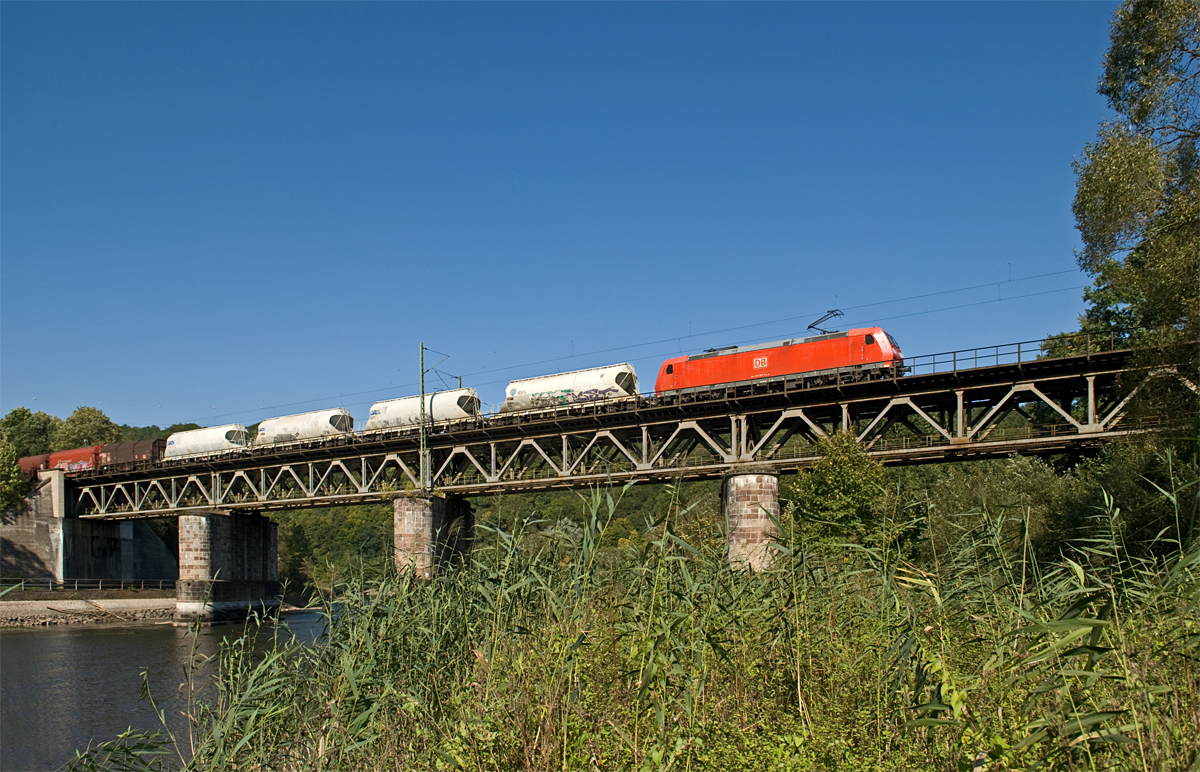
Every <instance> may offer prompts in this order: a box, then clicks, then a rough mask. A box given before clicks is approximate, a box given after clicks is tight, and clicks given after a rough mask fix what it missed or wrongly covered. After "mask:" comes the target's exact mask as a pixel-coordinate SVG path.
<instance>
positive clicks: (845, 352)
mask: <svg viewBox="0 0 1200 772" xmlns="http://www.w3.org/2000/svg"><path fill="white" fill-rule="evenodd" d="M903 364H904V357H903V355H901V353H900V347H899V346H897V345H896V342H895V341H894V340H892V339H891V337H889V336H888V334H887V333H886V332H884V331H883V330H881V329H880V328H878V327H866V328H863V329H860V330H850V331H849V332H835V333H830V334H828V335H817V336H814V337H811V338H797V339H795V340H781V341H776V342H774V343H760V344H758V345H755V346H729V347H728V348H721V349H712V350H709V351H705V352H704V353H703V354H695V355H693V356H690V357H676V358H674V359H668V360H667V361H666V362H663V364H662V367H661V368H660V369H659V371H658V379H657V380H656V381H655V382H654V390H655V391H656V392H658V393H659V394H662V393H664V392H671V391H682V390H687V389H703V388H707V387H709V386H716V385H725V384H734V383H743V382H746V381H758V380H762V379H776V378H785V377H787V376H791V375H798V374H801V373H803V374H804V375H805V376H806V377H807V376H811V377H820V376H832V375H834V374H835V373H836V372H837V371H838V370H839V369H843V368H851V369H850V373H849V374H851V375H853V376H855V380H858V379H860V378H864V377H869V378H881V377H890V376H891V375H892V373H893V372H897V368H900V367H902V366H903ZM843 373H845V370H844V369H843Z"/></svg>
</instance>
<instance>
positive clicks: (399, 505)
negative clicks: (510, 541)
mask: <svg viewBox="0 0 1200 772" xmlns="http://www.w3.org/2000/svg"><path fill="white" fill-rule="evenodd" d="M393 507H394V518H395V519H394V523H395V529H396V530H395V549H396V553H395V554H396V568H397V569H399V570H400V571H412V572H413V573H415V574H416V575H417V576H419V577H421V578H423V579H432V578H433V577H434V575H435V574H436V573H437V570H438V567H439V566H444V565H452V564H454V563H457V562H460V561H461V560H462V559H463V558H464V557H465V555H466V553H467V552H468V551H469V550H470V548H471V543H472V541H473V540H474V536H475V517H474V513H473V512H472V510H471V505H470V503H469V502H468V501H467V500H466V499H464V498H461V497H459V496H447V497H445V498H443V497H441V496H430V495H427V494H416V493H413V494H405V495H403V496H399V497H397V498H396V500H395V502H394V504H393Z"/></svg>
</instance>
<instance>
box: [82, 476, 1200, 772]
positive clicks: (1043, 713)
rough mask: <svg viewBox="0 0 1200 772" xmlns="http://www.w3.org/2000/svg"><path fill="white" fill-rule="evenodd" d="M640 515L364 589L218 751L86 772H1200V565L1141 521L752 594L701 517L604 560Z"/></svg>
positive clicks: (241, 646)
mask: <svg viewBox="0 0 1200 772" xmlns="http://www.w3.org/2000/svg"><path fill="white" fill-rule="evenodd" d="M1174 479H1175V482H1174V483H1172V484H1171V486H1170V487H1160V490H1159V495H1161V496H1163V497H1165V498H1166V499H1167V500H1168V501H1170V502H1172V505H1173V506H1175V507H1176V508H1177V511H1178V514H1179V520H1180V523H1181V527H1180V529H1179V530H1177V531H1176V533H1184V532H1186V528H1185V527H1183V526H1182V523H1183V522H1184V521H1188V520H1189V519H1190V518H1193V517H1194V511H1193V509H1192V508H1193V507H1194V502H1195V496H1196V489H1195V481H1194V476H1193V478H1191V481H1190V482H1186V481H1184V480H1185V479H1186V478H1184V477H1177V478H1174ZM620 497H621V491H602V490H601V491H592V492H591V493H590V495H589V496H588V497H587V502H586V503H587V506H586V511H587V522H586V523H585V524H584V526H583V527H582V528H581V529H578V531H577V532H576V531H572V530H571V529H541V530H540V532H539V535H538V537H537V538H536V539H535V538H532V536H531V531H532V529H533V526H534V525H536V524H535V523H530V522H525V523H519V524H518V525H517V526H516V527H514V528H511V529H509V530H503V529H500V528H498V527H493V528H490V529H487V531H486V533H485V534H483V535H482V538H480V539H479V540H478V541H479V543H480V546H478V547H477V548H476V550H475V552H474V553H473V556H472V558H471V561H470V562H469V564H468V565H466V566H463V567H461V568H459V569H456V570H452V571H447V572H444V573H442V574H440V575H438V576H437V577H436V578H435V579H433V580H431V581H422V580H419V579H414V578H413V577H411V576H409V575H405V574H397V573H394V572H385V573H384V574H383V575H382V576H381V577H380V576H375V577H370V578H368V577H359V578H353V579H351V580H349V581H347V582H346V583H345V584H344V585H343V586H341V587H339V588H338V589H339V591H338V594H337V595H336V597H334V598H332V599H330V598H327V599H325V600H323V601H322V603H323V606H322V609H323V613H324V614H325V615H326V616H327V618H328V624H329V630H328V634H327V635H326V636H325V637H324V638H322V639H321V640H320V641H319V642H318V643H316V644H303V643H300V642H298V641H296V640H294V639H291V638H289V637H287V636H286V635H285V634H283V632H282V628H281V629H280V634H279V636H278V637H277V638H276V640H275V643H274V644H273V645H272V646H270V647H268V648H267V649H266V650H265V651H264V650H262V649H256V648H255V647H254V645H253V641H254V640H255V637H256V635H257V631H256V630H254V629H250V630H248V631H247V634H246V635H245V636H243V637H242V638H240V639H237V640H233V641H231V642H229V643H227V644H226V645H225V646H224V647H223V648H222V650H221V652H220V654H219V655H218V656H217V658H216V659H215V660H214V661H213V662H211V663H209V665H208V666H207V668H206V669H202V670H201V671H200V672H202V673H204V672H207V673H210V674H211V675H209V676H207V677H211V678H213V679H214V682H213V687H215V688H214V689H213V695H212V697H211V698H210V699H208V700H207V701H202V702H200V703H198V705H197V708H196V710H195V713H194V715H193V717H192V718H193V731H194V745H190V744H189V742H188V741H186V740H184V741H179V742H177V738H169V737H166V736H165V735H162V734H159V735H150V734H147V733H136V732H131V733H128V734H127V735H125V736H123V737H122V738H118V739H117V740H114V741H111V742H110V743H106V744H104V745H103V746H101V747H100V748H98V749H94V750H93V751H89V752H88V753H87V754H82V755H80V757H79V758H78V759H76V760H75V761H74V762H72V764H70V765H68V768H70V769H80V770H82V769H147V770H149V769H165V768H169V767H180V766H183V767H186V768H188V769H204V770H209V769H238V770H384V769H395V770H426V769H428V770H458V769H462V770H552V769H561V770H615V769H622V770H625V769H628V770H715V769H720V770H740V769H744V770H755V771H757V770H832V769H862V770H873V769H878V770H908V769H923V770H925V769H930V770H985V769H986V770H1004V769H1049V770H1059V769H1071V770H1074V769H1105V770H1107V769H1112V770H1117V769H1120V770H1129V769H1137V770H1144V771H1145V772H1150V771H1151V770H1188V769H1191V770H1195V769H1200V760H1198V759H1200V755H1198V754H1200V696H1198V695H1200V688H1198V687H1200V684H1198V682H1197V679H1198V673H1200V668H1198V665H1200V605H1198V591H1200V548H1198V547H1197V546H1196V545H1195V544H1194V543H1193V544H1190V545H1189V544H1185V543H1181V542H1178V540H1177V543H1175V544H1174V546H1173V547H1172V549H1170V550H1167V551H1166V552H1167V554H1165V555H1162V554H1160V555H1157V556H1155V557H1137V556H1133V555H1131V554H1130V551H1129V550H1128V549H1126V546H1125V544H1124V543H1123V541H1122V539H1123V536H1122V530H1121V528H1120V527H1119V524H1118V521H1119V516H1120V510H1119V504H1118V502H1114V501H1112V500H1109V501H1108V502H1107V506H1106V507H1105V508H1103V509H1102V510H1097V511H1096V512H1095V514H1094V518H1095V520H1094V522H1093V524H1092V525H1093V528H1092V529H1091V530H1090V531H1089V533H1090V534H1091V536H1090V537H1089V538H1088V539H1087V540H1086V541H1084V542H1080V543H1077V544H1075V545H1074V549H1073V551H1072V552H1071V556H1070V557H1059V558H1057V559H1055V560H1046V559H1044V558H1039V557H1038V554H1037V552H1036V551H1035V550H1032V549H1030V544H1029V541H1030V540H1029V534H1028V531H1029V526H1028V513H1027V512H1021V511H1015V510H1011V509H1009V510H1003V511H998V512H997V511H989V510H987V509H986V508H985V509H981V510H977V511H973V512H970V513H964V516H963V518H962V522H963V526H962V528H961V532H960V535H959V537H958V538H957V541H956V542H954V543H953V544H952V545H950V546H948V547H947V546H942V547H939V548H935V549H933V551H932V555H933V559H932V560H925V559H922V560H920V561H918V560H916V559H914V558H913V557H912V556H911V552H912V551H911V550H907V551H906V550H903V549H899V548H897V547H895V546H890V545H889V543H888V542H887V540H886V539H885V540H883V541H881V543H880V545H879V546H869V547H868V546H862V545H858V544H838V543H828V542H820V541H814V542H811V543H810V542H807V541H806V540H805V539H804V538H803V537H802V536H801V535H800V534H802V533H803V529H799V530H797V529H795V528H793V523H794V520H791V519H789V517H788V516H787V515H786V514H785V516H784V518H783V519H782V522H781V530H782V533H783V536H782V538H781V540H780V542H779V544H778V545H777V554H776V558H775V560H774V563H773V566H772V567H771V568H770V570H768V571H766V572H764V573H761V574H749V573H743V572H739V571H737V570H734V569H732V568H730V567H729V566H728V565H727V562H726V559H725V551H724V546H723V543H722V542H721V541H719V540H706V539H692V541H691V542H689V541H688V540H685V539H684V538H682V537H680V536H679V535H678V533H677V532H676V530H675V523H676V522H679V521H680V518H682V517H683V516H685V515H686V514H687V513H686V508H684V507H681V506H680V504H679V502H678V500H672V502H671V504H670V505H669V506H668V507H667V509H666V511H664V512H662V513H659V519H658V520H657V522H656V523H655V524H654V527H653V528H652V529H651V530H650V531H649V532H648V535H647V538H646V539H644V540H642V541H640V542H638V541H636V540H632V539H625V540H623V541H621V542H620V544H621V547H619V548H614V547H607V546H602V545H606V544H611V543H613V540H612V539H606V538H605V535H606V529H607V528H609V527H610V524H612V523H614V522H617V521H619V520H620V519H621V518H620V515H619V513H620V511H621V503H620ZM926 516H927V514H926V513H924V512H922V511H921V510H920V508H915V509H914V508H899V509H898V510H897V511H896V512H895V514H894V519H895V520H896V522H895V523H891V524H888V525H887V526H886V527H885V529H884V531H885V532H906V533H913V532H920V531H921V529H922V527H923V526H922V522H923V518H925V517H926ZM925 530H926V531H927V530H928V529H927V528H926V529H925ZM547 534H551V535H550V536H547ZM1164 538H1166V537H1164ZM260 624H271V623H270V622H269V621H265V622H261V623H260ZM177 748H188V749H189V750H186V751H179V750H177Z"/></svg>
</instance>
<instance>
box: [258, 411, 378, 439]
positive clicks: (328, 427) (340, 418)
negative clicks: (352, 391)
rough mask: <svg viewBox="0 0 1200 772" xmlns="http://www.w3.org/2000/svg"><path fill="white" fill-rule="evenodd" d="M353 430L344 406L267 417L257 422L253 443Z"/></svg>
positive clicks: (352, 423) (313, 437) (314, 436)
mask: <svg viewBox="0 0 1200 772" xmlns="http://www.w3.org/2000/svg"><path fill="white" fill-rule="evenodd" d="M352 431H354V417H353V416H351V415H350V413H349V411H347V410H346V409H345V408H341V407H338V408H332V409H329V410H316V411H313V412H311V413H297V414H296V415H285V416H280V417H278V418H268V419H267V420H265V421H263V422H261V423H259V425H258V436H257V437H255V438H254V444H255V445H273V444H275V443H277V442H294V441H296V440H314V439H317V438H318V437H328V436H329V435H333V434H346V433H347V432H352Z"/></svg>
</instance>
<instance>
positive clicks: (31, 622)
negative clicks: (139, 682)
mask: <svg viewBox="0 0 1200 772" xmlns="http://www.w3.org/2000/svg"><path fill="white" fill-rule="evenodd" d="M47 594H49V593H47ZM58 595H59V597H55V598H52V599H36V600H7V599H5V600H3V601H0V627H44V626H50V625H90V624H103V623H115V622H160V621H168V622H169V621H170V620H171V617H172V615H174V613H175V598H174V596H169V597H158V598H111V597H109V598H95V599H94V598H79V597H63V596H64V595H66V593H62V594H58ZM71 595H76V593H71Z"/></svg>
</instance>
